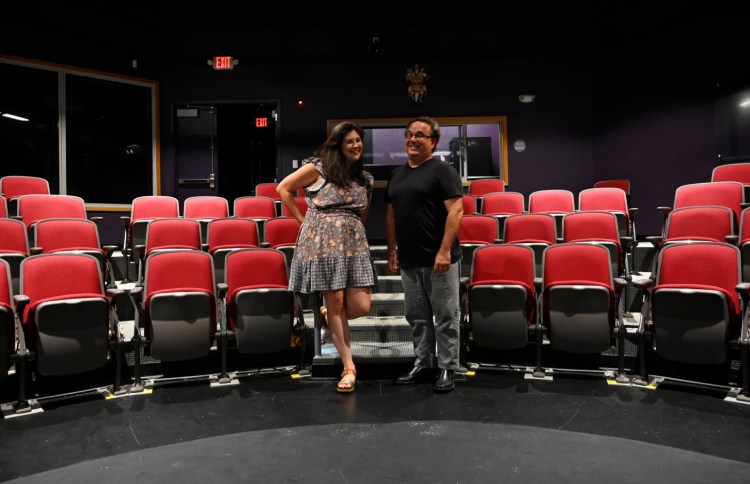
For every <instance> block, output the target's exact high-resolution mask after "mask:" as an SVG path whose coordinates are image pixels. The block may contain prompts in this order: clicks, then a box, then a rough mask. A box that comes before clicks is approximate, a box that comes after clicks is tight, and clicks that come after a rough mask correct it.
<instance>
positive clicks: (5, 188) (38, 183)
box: [0, 175, 50, 199]
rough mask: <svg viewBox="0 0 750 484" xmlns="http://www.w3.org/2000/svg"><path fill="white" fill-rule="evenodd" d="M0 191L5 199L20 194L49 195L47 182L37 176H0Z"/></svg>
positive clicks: (16, 196)
mask: <svg viewBox="0 0 750 484" xmlns="http://www.w3.org/2000/svg"><path fill="white" fill-rule="evenodd" d="M0 193H1V194H2V195H3V196H4V197H5V198H7V199H11V198H18V197H20V196H21V195H37V194H38V195H49V194H50V190H49V182H48V181H47V180H46V179H45V178H41V177H37V176H24V175H7V176H4V177H2V178H0Z"/></svg>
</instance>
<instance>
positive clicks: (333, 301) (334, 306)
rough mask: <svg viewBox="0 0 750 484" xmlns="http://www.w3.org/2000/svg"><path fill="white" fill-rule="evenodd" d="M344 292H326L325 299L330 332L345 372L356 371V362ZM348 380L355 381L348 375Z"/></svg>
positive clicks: (324, 293)
mask: <svg viewBox="0 0 750 484" xmlns="http://www.w3.org/2000/svg"><path fill="white" fill-rule="evenodd" d="M344 294H345V292H344V290H343V289H339V290H336V291H324V292H323V297H324V298H325V301H326V309H327V312H328V314H327V319H328V331H329V333H330V334H331V338H332V339H333V344H334V346H336V351H338V353H339V356H340V357H341V363H342V364H343V365H344V370H354V369H355V367H354V360H353V359H352V344H351V341H350V338H349V320H348V318H347V311H346V303H345V300H344ZM346 378H347V379H349V380H353V375H351V374H350V375H347V376H346Z"/></svg>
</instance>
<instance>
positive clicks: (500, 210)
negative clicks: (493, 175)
mask: <svg viewBox="0 0 750 484" xmlns="http://www.w3.org/2000/svg"><path fill="white" fill-rule="evenodd" d="M524 205H525V200H524V196H523V193H518V192H499V193H495V192H493V193H488V194H486V195H484V197H482V214H483V215H492V216H498V215H514V214H517V213H523V211H524V210H525V207H524Z"/></svg>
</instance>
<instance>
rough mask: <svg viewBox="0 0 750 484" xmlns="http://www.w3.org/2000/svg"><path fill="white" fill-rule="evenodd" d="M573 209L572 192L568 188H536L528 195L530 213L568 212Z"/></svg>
mask: <svg viewBox="0 0 750 484" xmlns="http://www.w3.org/2000/svg"><path fill="white" fill-rule="evenodd" d="M573 211H575V199H574V197H573V192H571V191H569V190H538V191H536V192H533V193H531V194H530V195H529V212H531V213H559V214H564V213H570V212H573Z"/></svg>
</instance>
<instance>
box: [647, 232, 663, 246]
mask: <svg viewBox="0 0 750 484" xmlns="http://www.w3.org/2000/svg"><path fill="white" fill-rule="evenodd" d="M646 240H648V241H649V242H651V245H653V246H654V248H655V249H658V248H659V247H661V244H662V242H664V237H662V236H661V235H649V236H647V237H646Z"/></svg>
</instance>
